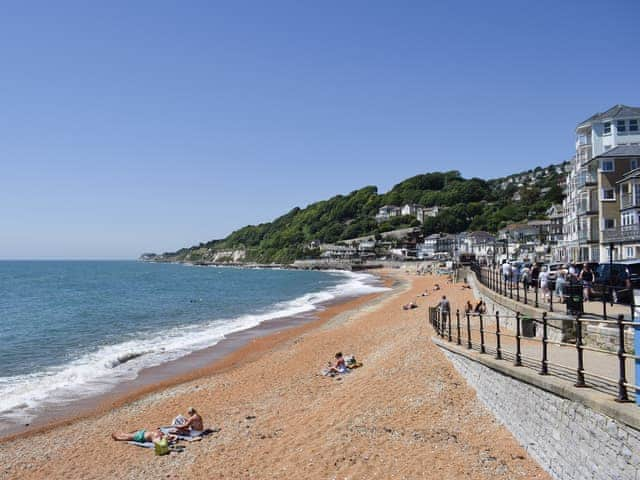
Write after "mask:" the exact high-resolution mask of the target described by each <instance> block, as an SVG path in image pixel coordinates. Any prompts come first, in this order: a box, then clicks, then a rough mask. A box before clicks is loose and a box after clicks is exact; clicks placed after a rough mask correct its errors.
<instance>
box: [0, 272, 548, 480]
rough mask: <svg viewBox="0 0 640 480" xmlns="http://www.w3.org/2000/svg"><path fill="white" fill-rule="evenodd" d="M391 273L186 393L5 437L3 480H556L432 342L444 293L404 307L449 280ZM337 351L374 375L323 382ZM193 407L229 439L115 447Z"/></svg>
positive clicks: (455, 293) (260, 343)
mask: <svg viewBox="0 0 640 480" xmlns="http://www.w3.org/2000/svg"><path fill="white" fill-rule="evenodd" d="M390 274H392V275H395V276H396V277H397V279H398V280H399V281H398V283H397V285H396V287H395V288H394V291H393V292H390V293H389V294H383V295H382V296H375V297H376V298H373V297H374V296H370V297H366V298H362V299H357V300H354V301H351V302H347V303H345V304H341V305H337V306H335V307H332V308H331V309H329V310H327V312H325V314H326V315H324V316H322V317H321V318H320V319H319V320H318V321H315V322H311V323H308V324H305V325H302V326H300V327H296V328H293V329H289V330H286V331H283V332H281V333H277V334H273V335H270V336H268V337H264V338H261V339H257V340H254V341H252V342H251V343H250V344H249V345H247V346H246V347H243V348H241V349H240V350H237V351H236V352H234V353H233V354H231V355H229V356H227V357H225V358H224V359H223V360H221V361H219V362H216V364H214V365H212V366H210V367H208V368H204V369H200V370H198V371H197V372H192V373H191V374H189V375H188V376H185V377H184V378H183V379H182V381H184V383H182V384H180V385H177V386H162V385H160V386H155V388H156V389H157V388H159V387H160V390H155V391H154V392H153V393H149V394H146V395H142V396H141V394H142V393H144V392H138V393H137V398H135V399H134V398H133V397H132V398H130V399H129V400H131V401H126V402H121V404H120V405H103V408H102V410H101V411H99V412H97V413H96V414H94V415H92V416H89V417H87V418H84V419H81V420H76V421H74V422H69V423H65V424H61V425H59V426H57V427H54V428H49V429H47V430H44V431H42V432H38V433H35V434H30V435H26V436H20V437H15V438H12V439H9V440H5V441H3V442H2V443H0V478H48V479H57V478H73V479H75V478H131V479H134V478H135V479H139V478H143V477H144V478H185V479H186V478H189V479H194V478H213V479H215V478H232V479H239V478H309V479H316V478H317V479H325V478H326V479H333V478H340V479H344V478H349V479H352V478H353V479H361V478H362V479H364V478H381V479H389V478H407V479H409V478H433V479H447V478H451V479H457V478H473V479H477V478H480V479H482V478H487V479H489V478H491V479H493V478H502V479H512V478H526V479H530V478H549V477H548V476H547V475H546V474H545V473H544V472H543V471H542V469H540V467H538V466H537V465H536V464H535V463H534V462H533V461H532V460H531V459H530V458H529V457H528V456H527V454H526V452H525V451H524V449H523V448H521V447H520V446H519V445H518V444H517V442H516V441H515V440H514V439H513V437H512V436H511V435H510V433H509V432H508V431H507V430H506V429H505V428H504V427H502V426H501V425H499V424H498V423H497V422H496V420H495V419H494V418H493V417H492V416H491V415H490V414H489V413H488V412H487V411H486V409H485V408H484V407H483V406H482V405H481V404H480V403H479V401H478V400H477V399H476V396H475V393H474V391H473V390H472V389H471V388H470V387H468V386H467V385H466V383H465V381H464V379H462V377H460V376H459V375H458V374H457V372H456V371H455V370H454V369H453V367H452V366H451V365H450V363H449V362H448V361H447V360H446V358H445V357H444V356H443V354H442V353H441V352H440V351H439V350H438V348H437V347H435V346H434V345H433V344H432V343H431V341H430V337H431V335H432V334H433V332H432V330H431V327H430V326H428V325H427V322H426V320H425V315H426V307H427V306H428V305H433V304H435V303H436V302H437V300H438V297H437V296H436V295H435V294H431V295H430V296H428V297H418V298H417V303H418V304H419V306H420V307H419V308H418V309H415V310H412V311H402V310H401V308H400V306H401V305H402V304H403V303H407V302H408V301H410V300H414V301H416V297H417V295H419V293H421V292H422V291H424V290H425V289H426V288H431V287H432V286H433V283H434V281H439V282H440V283H441V284H442V279H434V278H431V277H409V276H405V275H404V274H400V273H399V272H397V271H395V272H391V273H390ZM443 293H446V294H447V295H448V296H449V298H450V299H451V300H452V304H453V306H454V308H455V307H456V306H457V305H460V306H461V305H463V302H464V301H465V300H466V298H467V297H468V296H469V295H470V292H469V291H468V290H465V291H463V290H462V289H461V288H460V286H459V285H457V286H456V285H451V286H446V287H445V289H444V290H443ZM338 350H341V351H343V352H345V353H355V354H356V356H357V357H358V358H359V359H361V360H362V361H363V362H364V367H362V368H361V369H358V370H355V371H354V372H352V373H351V374H349V375H347V376H344V377H341V378H337V379H332V378H327V377H323V376H321V375H319V374H318V372H319V371H320V369H321V368H322V367H323V366H324V365H325V363H326V362H327V361H328V360H330V359H331V358H332V356H333V353H335V352H336V351H338ZM150 391H151V390H150ZM189 405H193V406H195V407H196V408H198V409H199V410H200V411H201V412H202V413H203V415H204V416H205V423H207V425H208V426H211V427H218V428H220V429H221V430H220V432H219V433H216V434H214V435H211V436H209V437H207V438H206V439H204V440H203V441H202V442H196V443H191V444H187V446H186V450H185V451H184V452H183V453H178V454H172V455H170V456H166V457H156V456H154V455H153V452H152V451H150V450H145V449H140V448H136V447H132V446H128V445H126V444H121V443H116V442H113V441H111V440H110V439H109V434H110V433H111V432H112V431H130V430H134V429H136V428H139V427H153V426H157V425H160V424H165V423H167V421H170V420H171V419H172V418H173V417H174V416H175V415H176V414H177V413H180V412H184V411H185V410H186V409H187V407H188V406H189Z"/></svg>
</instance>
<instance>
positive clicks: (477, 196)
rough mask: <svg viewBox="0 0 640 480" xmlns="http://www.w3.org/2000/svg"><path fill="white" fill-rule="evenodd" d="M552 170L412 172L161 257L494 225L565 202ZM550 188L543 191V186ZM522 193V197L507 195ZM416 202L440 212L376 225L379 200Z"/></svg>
mask: <svg viewBox="0 0 640 480" xmlns="http://www.w3.org/2000/svg"><path fill="white" fill-rule="evenodd" d="M557 183H558V175H557V174H555V173H553V174H550V175H548V176H545V177H543V178H541V179H539V180H537V181H536V183H535V185H530V186H527V187H523V188H520V189H518V187H517V186H515V185H509V186H507V187H506V188H505V189H502V188H500V186H499V185H498V184H497V183H496V182H492V181H486V180H482V179H479V178H471V179H465V178H463V177H462V176H461V175H460V173H459V172H457V171H449V172H434V173H427V174H423V175H416V176H414V177H411V178H408V179H407V180H404V181H403V182H401V183H399V184H397V185H395V186H394V187H393V188H392V189H391V190H390V191H388V192H386V193H384V194H379V193H378V189H377V187H374V186H368V187H364V188H361V189H359V190H354V191H353V192H351V193H349V194H348V195H336V196H335V197H333V198H330V199H329V200H323V201H320V202H316V203H312V204H311V205H309V206H307V207H306V208H298V207H296V208H294V209H293V210H291V211H290V212H288V213H287V214H285V215H283V216H281V217H278V218H277V219H275V220H274V221H272V222H268V223H263V224H260V225H248V226H246V227H243V228H241V229H239V230H236V231H235V232H233V233H231V234H230V235H229V236H228V237H226V238H224V239H221V240H212V241H210V242H207V243H203V244H200V245H197V246H194V247H191V248H185V249H182V250H179V251H177V252H170V253H165V254H164V257H166V258H167V259H171V260H181V259H185V257H187V256H189V259H190V260H199V259H202V260H206V259H207V258H206V256H207V252H212V251H220V250H229V249H243V250H245V251H246V261H255V262H260V263H269V262H276V263H289V262H291V261H293V260H294V259H296V258H303V257H309V256H314V255H317V253H318V252H316V251H313V250H309V249H308V245H309V244H310V243H311V242H312V241H314V240H315V241H320V242H322V243H335V242H339V241H341V240H346V239H350V238H355V237H361V236H365V235H376V234H379V233H383V232H386V231H389V230H394V229H397V228H404V227H417V226H421V228H423V230H424V233H425V234H426V235H429V234H431V233H435V232H447V233H458V232H462V231H465V230H488V231H496V230H498V229H499V228H501V227H503V226H504V225H506V224H507V223H511V222H516V221H521V220H525V219H527V218H544V214H545V211H546V210H547V209H548V208H549V206H551V204H552V203H557V202H559V201H561V200H562V190H561V188H560V187H558V186H557ZM545 187H547V188H548V189H549V190H548V191H546V192H545V194H544V195H543V194H542V193H541V190H542V189H545ZM516 191H519V192H520V195H521V200H520V201H514V200H512V197H513V195H514V193H515V192H516ZM407 203H416V204H420V205H423V206H425V207H431V206H436V205H437V206H439V207H440V209H441V210H440V213H439V214H438V215H437V216H436V217H429V218H427V219H426V220H425V223H424V224H423V225H421V224H420V223H419V222H418V221H417V220H416V219H415V218H413V217H409V216H407V217H402V216H401V217H394V218H392V219H390V221H387V222H384V223H380V224H378V223H376V220H375V215H376V213H377V212H378V209H379V208H380V207H381V206H383V205H398V206H401V205H404V204H407Z"/></svg>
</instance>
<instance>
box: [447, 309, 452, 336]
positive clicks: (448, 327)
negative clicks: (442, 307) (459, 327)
mask: <svg viewBox="0 0 640 480" xmlns="http://www.w3.org/2000/svg"><path fill="white" fill-rule="evenodd" d="M446 316H447V317H448V318H447V333H448V339H449V341H451V312H447V314H446Z"/></svg>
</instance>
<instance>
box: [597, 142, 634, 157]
mask: <svg viewBox="0 0 640 480" xmlns="http://www.w3.org/2000/svg"><path fill="white" fill-rule="evenodd" d="M617 157H640V144H637V143H634V144H631V145H618V146H617V147H613V148H612V149H611V150H607V151H606V152H604V153H601V154H600V155H598V156H596V157H594V158H617Z"/></svg>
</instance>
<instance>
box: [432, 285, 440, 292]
mask: <svg viewBox="0 0 640 480" xmlns="http://www.w3.org/2000/svg"><path fill="white" fill-rule="evenodd" d="M436 290H440V284H438V283H436V284H435V285H434V286H433V291H434V292H435V291H436Z"/></svg>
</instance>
